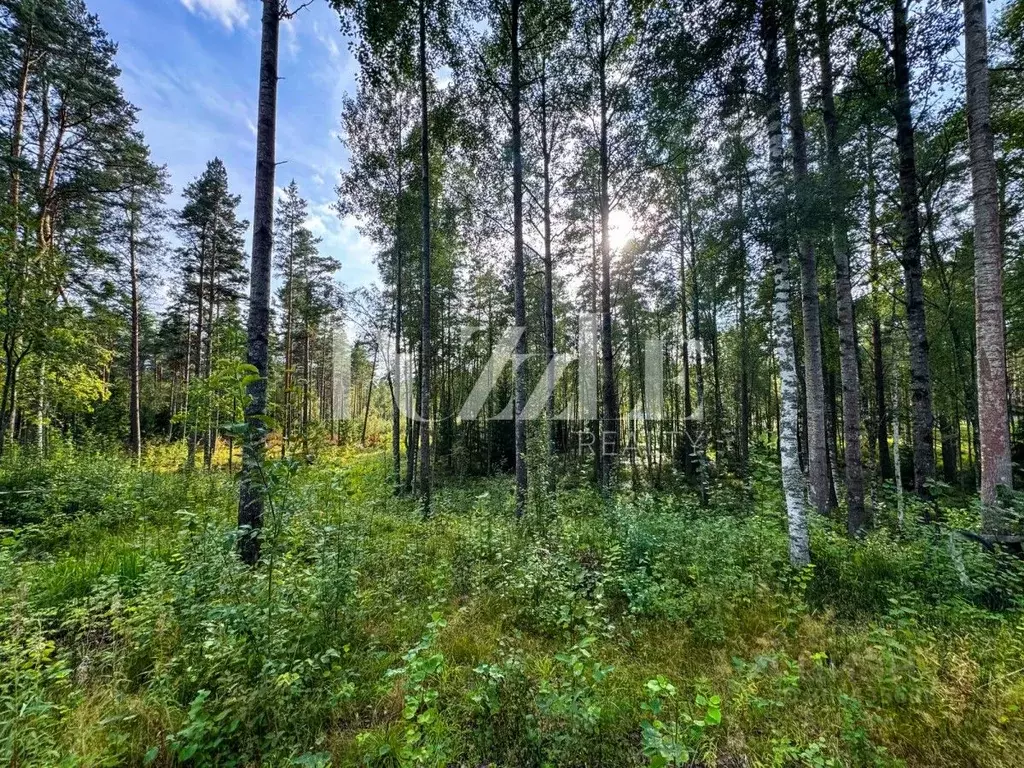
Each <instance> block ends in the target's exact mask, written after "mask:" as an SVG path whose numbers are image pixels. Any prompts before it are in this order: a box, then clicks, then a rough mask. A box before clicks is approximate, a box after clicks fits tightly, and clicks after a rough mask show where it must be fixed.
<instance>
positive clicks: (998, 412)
mask: <svg viewBox="0 0 1024 768" xmlns="http://www.w3.org/2000/svg"><path fill="white" fill-rule="evenodd" d="M985 16H986V14H985V0H964V32H965V41H966V45H965V53H966V59H967V125H968V130H969V133H970V155H971V190H972V192H973V198H974V306H975V309H974V315H975V317H976V318H977V320H976V323H977V325H976V333H977V341H976V348H977V350H978V431H979V433H980V434H979V437H980V446H981V501H982V504H983V505H984V510H983V520H982V525H983V528H984V529H985V531H986V532H988V533H1001V532H1002V528H1003V524H1004V521H1003V519H1002V518H1003V516H1002V514H1001V513H1000V510H999V508H998V501H999V499H998V489H999V487H1000V486H1003V487H1004V488H1007V489H1009V488H1012V487H1013V466H1012V464H1011V463H1010V431H1009V422H1008V413H1007V399H1006V339H1005V333H1006V326H1005V324H1004V319H1003V243H1002V237H1001V235H1000V215H999V192H998V185H997V180H996V163H995V142H994V139H993V136H992V110H991V106H990V102H989V86H988V41H987V37H986V34H987V29H986V20H985Z"/></svg>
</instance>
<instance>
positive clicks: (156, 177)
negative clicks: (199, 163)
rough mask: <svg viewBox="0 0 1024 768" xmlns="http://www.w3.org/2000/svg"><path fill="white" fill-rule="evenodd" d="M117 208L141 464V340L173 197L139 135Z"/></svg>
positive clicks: (133, 422)
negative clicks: (147, 287)
mask: <svg viewBox="0 0 1024 768" xmlns="http://www.w3.org/2000/svg"><path fill="white" fill-rule="evenodd" d="M120 176H121V178H120V181H119V187H120V189H119V192H118V204H119V208H120V212H121V215H122V218H121V220H120V221H119V222H118V235H119V237H118V239H119V240H120V241H121V244H122V245H123V248H124V250H125V256H126V258H127V263H128V276H129V288H128V290H129V317H130V323H131V339H130V341H129V358H128V376H129V400H128V425H129V431H128V448H129V450H130V451H131V453H132V454H133V455H134V456H135V457H136V459H141V457H142V413H141V399H142V397H141V386H140V381H141V376H142V365H141V358H140V336H141V327H142V290H143V285H144V283H145V282H146V281H147V280H148V279H150V274H149V269H150V268H151V264H152V261H153V259H154V258H155V257H156V256H157V255H158V254H159V253H160V252H161V251H162V249H163V246H164V243H163V241H162V240H161V238H160V234H159V230H160V227H161V226H162V224H163V221H164V218H165V211H164V207H163V206H164V198H165V197H166V195H167V194H169V192H170V185H169V184H168V183H167V170H166V168H164V167H160V166H156V165H154V164H153V162H152V160H151V159H150V153H149V148H148V147H147V146H146V145H145V143H144V142H143V140H142V137H141V136H134V137H133V138H132V140H131V141H130V142H129V143H128V144H127V145H126V146H125V147H124V150H123V155H122V168H121V170H120Z"/></svg>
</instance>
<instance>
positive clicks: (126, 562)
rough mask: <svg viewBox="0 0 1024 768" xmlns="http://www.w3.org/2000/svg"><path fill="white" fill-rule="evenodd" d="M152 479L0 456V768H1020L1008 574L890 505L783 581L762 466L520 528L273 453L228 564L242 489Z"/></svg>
mask: <svg viewBox="0 0 1024 768" xmlns="http://www.w3.org/2000/svg"><path fill="white" fill-rule="evenodd" d="M175 466H180V465H179V464H177V460H176V459H175V458H174V457H170V456H165V455H162V454H154V455H151V456H149V457H148V459H147V461H146V462H145V463H144V465H143V467H141V468H136V467H134V466H133V465H132V464H131V463H129V462H128V461H126V460H123V459H120V458H117V457H114V456H111V455H109V454H108V455H102V454H92V453H81V452H74V451H70V450H67V449H62V450H61V451H59V452H58V453H57V454H56V455H54V456H52V457H51V458H50V459H48V460H47V461H36V460H32V459H30V458H27V457H21V458H20V459H18V460H17V461H10V462H8V463H7V464H5V465H4V466H3V467H0V527H2V528H3V531H2V533H0V539H2V543H0V763H2V764H10V765H14V766H73V765H74V766H77V765H81V766H105V765H107V766H120V765H153V766H166V765H195V766H232V765H235V766H244V765H268V766H278V765H307V766H317V765H318V766H326V765H334V766H414V765H426V766H446V765H459V766H485V765H494V766H510V767H511V766H516V767H518V766H537V767H540V766H616V767H617V766H631V765H653V766H668V765H672V766H681V765H706V766H711V765H721V766H744V765H759V766H901V765H906V766H918V765H921V766H950V765H979V766H982V765H983V766H1015V765H1019V764H1020V755H1021V754H1022V752H1024V717H1022V713H1021V707H1022V706H1024V619H1022V614H1021V613H1020V602H1019V601H1020V597H1021V595H1024V591H1022V587H1021V573H1022V569H1021V567H1020V563H1019V561H1017V560H1014V559H1013V558H1009V557H1007V556H1002V555H993V554H988V553H986V552H984V551H983V550H982V549H980V548H979V547H978V546H977V545H976V544H974V543H972V542H970V541H967V540H966V539H963V538H961V537H958V536H955V535H952V534H951V533H950V529H949V528H947V527H945V526H944V525H922V524H919V523H916V522H910V521H913V520H915V518H916V517H917V516H918V514H919V513H921V512H922V510H917V509H915V507H914V506H913V505H912V504H911V506H910V507H909V509H908V511H907V520H908V522H907V523H906V524H905V525H904V527H903V529H902V530H900V529H899V528H897V526H896V523H895V513H894V511H893V504H890V503H889V502H890V500H889V499H888V498H887V496H886V495H885V492H884V491H882V492H881V496H880V499H881V502H882V506H881V508H880V510H879V513H878V515H877V516H876V520H877V524H876V526H875V527H874V528H873V529H872V530H871V531H870V532H869V533H868V534H867V535H866V536H865V538H864V539H863V540H862V541H858V542H851V541H850V540H848V539H847V538H846V537H845V536H844V535H843V534H842V532H841V528H840V526H839V525H838V524H833V523H832V522H830V521H826V520H815V521H814V523H813V528H812V545H813V560H814V565H813V566H811V567H810V568H809V569H807V570H806V571H804V572H801V573H793V572H792V571H791V570H790V569H789V567H788V565H787V561H786V539H785V529H784V521H783V516H782V503H781V499H780V497H779V493H778V491H777V490H776V487H777V485H778V483H777V480H776V478H775V477H774V476H773V475H772V474H771V473H770V471H769V470H768V469H767V468H758V469H757V473H758V474H757V475H756V477H755V478H754V481H753V482H752V483H751V484H750V485H749V486H741V485H736V486H731V487H730V486H725V485H723V486H722V487H720V488H717V489H713V490H712V494H711V502H710V504H709V505H708V506H707V507H702V506H701V505H700V504H699V502H698V500H697V498H696V497H695V496H693V495H692V494H690V493H687V492H685V491H678V492H673V493H669V492H656V491H653V490H649V491H640V490H637V491H636V492H631V491H629V490H628V489H626V490H624V491H623V492H622V493H621V494H620V495H619V497H618V498H616V499H615V500H612V501H608V500H604V499H602V498H601V497H600V496H599V495H597V494H595V493H594V492H593V491H591V490H589V489H587V488H577V489H566V490H562V491H560V492H559V493H557V494H556V495H555V496H554V497H551V498H547V499H545V500H544V503H543V504H536V505H534V507H533V508H531V511H530V514H528V515H527V516H526V518H525V519H524V520H522V521H517V520H516V519H515V517H514V515H513V514H512V509H511V494H510V486H509V485H508V484H507V482H506V481H505V480H502V479H495V480H490V481H479V482H475V483H471V482H463V483H460V484H458V485H454V484H453V485H451V486H449V487H447V488H445V487H442V488H440V489H439V490H438V493H437V496H436V505H435V515H434V516H433V517H432V518H431V519H430V520H428V521H425V522H424V521H422V520H421V518H420V515H419V513H418V509H417V506H416V503H415V501H413V500H411V499H401V498H395V497H394V496H393V495H392V493H391V490H390V485H389V483H388V479H387V477H386V469H385V461H384V459H383V457H381V456H379V455H357V454H346V455H344V456H341V455H333V456H328V457H326V458H324V459H322V460H321V461H320V462H318V463H317V464H315V465H312V466H306V465H302V466H300V465H298V464H293V463H278V464H275V465H274V466H273V467H272V478H273V486H274V504H273V510H272V514H271V515H270V519H269V520H268V526H267V530H266V541H265V544H264V553H265V557H264V561H263V562H262V563H261V565H260V567H258V568H257V569H255V570H249V569H247V568H246V567H244V566H243V565H242V564H241V563H240V562H239V560H238V559H237V557H236V556H235V554H234V540H235V535H236V532H235V529H234V525H233V520H234V514H235V504H236V496H235V494H236V486H235V484H234V482H233V481H232V480H231V479H230V478H229V477H228V476H227V474H226V473H223V472H214V473H201V472H196V473H193V474H187V473H181V472H179V471H172V468H174V467H175ZM944 504H946V505H947V507H948V509H947V510H946V512H947V519H948V520H953V519H956V520H957V521H959V522H958V525H960V524H967V523H969V522H970V520H972V519H973V518H972V515H973V514H974V512H973V511H972V510H971V509H969V508H967V507H964V508H958V507H956V504H955V500H953V499H947V500H946V501H945V502H944Z"/></svg>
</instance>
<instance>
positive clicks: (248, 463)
mask: <svg viewBox="0 0 1024 768" xmlns="http://www.w3.org/2000/svg"><path fill="white" fill-rule="evenodd" d="M284 12H285V6H284V5H283V4H282V2H281V0H263V21H262V30H263V32H262V44H261V47H260V87H259V112H258V114H257V121H256V186H255V192H254V194H253V237H252V267H251V269H250V278H249V280H250V282H249V324H248V339H247V344H246V348H247V353H246V360H247V362H248V364H249V365H251V366H252V367H253V368H254V369H255V371H254V375H253V376H252V380H251V381H250V382H249V383H248V386H247V395H248V398H249V401H248V402H247V403H246V405H245V421H246V431H245V444H244V446H243V449H242V481H241V483H240V485H239V490H238V527H239V528H241V529H243V534H242V536H241V537H239V539H238V549H239V554H240V555H241V557H242V560H243V561H244V562H246V563H248V564H249V565H254V564H255V563H257V562H258V561H259V559H260V533H261V528H262V527H263V513H264V503H265V498H264V496H265V481H264V479H263V478H262V477H260V473H261V472H262V471H263V467H262V465H263V460H264V456H265V454H266V441H267V422H266V419H267V375H268V373H269V354H268V353H269V343H270V272H271V253H272V251H273V248H274V170H275V161H274V157H275V149H276V146H275V145H276V141H275V136H276V129H277V50H278V37H279V34H280V29H281V16H282V14H283V13H284Z"/></svg>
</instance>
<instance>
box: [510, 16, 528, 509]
mask: <svg viewBox="0 0 1024 768" xmlns="http://www.w3.org/2000/svg"><path fill="white" fill-rule="evenodd" d="M519 16H520V0H511V2H510V3H509V38H510V44H511V52H512V62H511V64H512V66H511V70H512V71H511V82H510V83H509V86H510V88H509V90H510V94H509V95H510V97H511V102H512V104H511V107H512V230H513V232H512V239H513V264H512V273H513V277H512V282H513V289H512V291H513V294H514V298H513V303H514V305H515V307H514V311H515V320H516V327H517V328H522V329H525V328H526V266H525V264H524V260H523V125H522V117H521V115H520V112H521V100H522V75H521V72H520V62H519V21H520V19H519ZM514 365H515V408H514V411H513V414H512V418H513V424H514V432H515V451H516V501H515V510H516V517H522V516H523V515H524V514H525V513H526V492H527V474H526V419H525V414H524V413H523V412H524V410H525V409H526V332H525V330H524V331H523V332H522V333H520V334H519V338H518V339H517V340H516V359H515V363H514Z"/></svg>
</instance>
